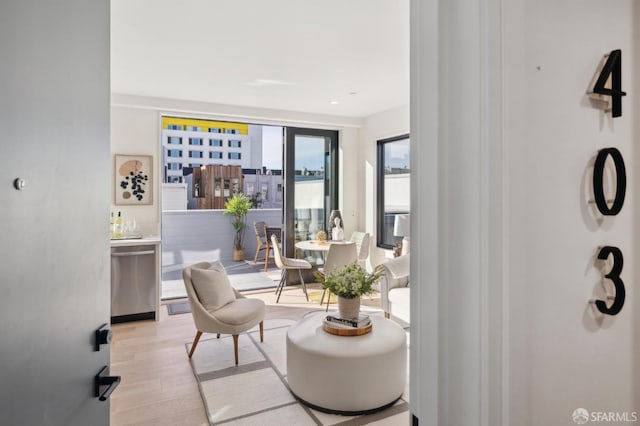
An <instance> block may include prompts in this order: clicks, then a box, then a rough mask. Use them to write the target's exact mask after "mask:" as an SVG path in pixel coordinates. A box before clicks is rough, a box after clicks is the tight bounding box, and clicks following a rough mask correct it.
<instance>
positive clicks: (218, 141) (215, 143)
mask: <svg viewBox="0 0 640 426" xmlns="http://www.w3.org/2000/svg"><path fill="white" fill-rule="evenodd" d="M209 146H222V139H209Z"/></svg>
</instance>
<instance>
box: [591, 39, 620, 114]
mask: <svg viewBox="0 0 640 426" xmlns="http://www.w3.org/2000/svg"><path fill="white" fill-rule="evenodd" d="M609 76H611V88H610V89H609V88H607V87H605V85H606V83H607V80H608V79H609ZM593 93H597V94H599V95H604V96H611V116H612V117H621V116H622V97H623V96H626V95H627V94H626V93H625V92H623V91H622V51H621V50H620V49H618V50H612V51H611V53H609V56H608V57H607V62H605V64H604V67H602V71H601V72H600V75H599V76H598V79H597V80H596V84H595V85H594V86H593Z"/></svg>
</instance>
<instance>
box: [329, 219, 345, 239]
mask: <svg viewBox="0 0 640 426" xmlns="http://www.w3.org/2000/svg"><path fill="white" fill-rule="evenodd" d="M340 222H341V220H340V218H338V217H336V218H335V219H333V223H334V227H333V229H332V230H331V239H332V240H333V241H342V240H344V229H342V226H340Z"/></svg>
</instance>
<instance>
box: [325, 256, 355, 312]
mask: <svg viewBox="0 0 640 426" xmlns="http://www.w3.org/2000/svg"><path fill="white" fill-rule="evenodd" d="M357 261H358V254H357V252H356V244H331V245H330V246H329V251H328V252H327V258H326V260H325V262H324V266H323V267H322V268H320V269H319V270H318V271H319V272H320V273H321V274H322V275H323V276H325V277H326V276H327V275H329V274H331V273H332V272H335V271H336V270H338V269H342V268H344V267H345V266H347V265H350V264H352V263H356V262H357ZM326 293H327V289H326V288H325V289H324V290H323V291H322V297H320V306H322V302H324V296H325V294H326ZM330 300H331V292H329V295H328V297H327V310H329V302H330Z"/></svg>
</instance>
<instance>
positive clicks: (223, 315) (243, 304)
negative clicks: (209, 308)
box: [211, 298, 266, 326]
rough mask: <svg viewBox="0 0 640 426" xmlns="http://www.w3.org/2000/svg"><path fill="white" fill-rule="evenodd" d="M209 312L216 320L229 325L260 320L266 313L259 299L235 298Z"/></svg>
mask: <svg viewBox="0 0 640 426" xmlns="http://www.w3.org/2000/svg"><path fill="white" fill-rule="evenodd" d="M211 314H212V315H213V316H214V317H216V319H217V320H218V321H221V322H223V323H225V324H228V325H231V326H238V325H242V324H246V323H249V322H254V321H255V322H257V321H256V320H258V319H259V320H262V318H264V316H265V314H266V307H265V304H264V302H263V301H262V300H259V299H249V298H243V299H237V300H236V301H235V302H234V303H229V304H227V305H225V306H223V307H222V308H220V309H218V310H217V311H215V312H211Z"/></svg>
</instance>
